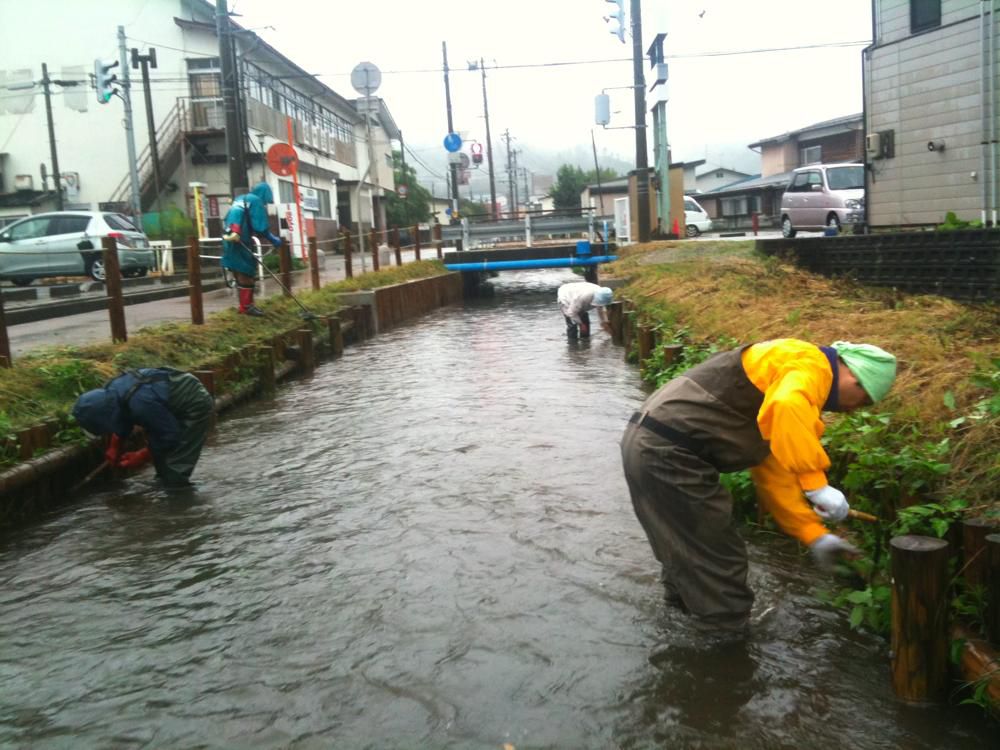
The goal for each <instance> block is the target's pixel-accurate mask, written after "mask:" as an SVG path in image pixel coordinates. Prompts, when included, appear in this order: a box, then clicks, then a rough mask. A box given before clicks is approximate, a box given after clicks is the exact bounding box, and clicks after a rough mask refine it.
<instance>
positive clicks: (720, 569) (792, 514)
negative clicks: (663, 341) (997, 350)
mask: <svg viewBox="0 0 1000 750" xmlns="http://www.w3.org/2000/svg"><path fill="white" fill-rule="evenodd" d="M895 377H896V358H895V357H893V356H892V355H891V354H889V353H888V352H885V351H884V350H882V349H880V348H878V347H877V346H872V345H870V344H852V343H849V342H846V341H837V342H835V343H834V344H833V345H832V346H829V347H825V346H824V347H820V346H816V345H814V344H810V343H808V342H805V341H799V340H796V339H777V340H774V341H765V342H762V343H758V344H753V345H751V346H745V347H741V348H739V349H734V350H732V351H729V352H724V353H722V354H718V355H716V356H714V357H712V358H711V359H709V360H707V361H705V362H703V363H701V364H699V365H697V366H695V367H693V368H691V369H690V370H688V371H687V372H685V373H684V374H682V375H680V376H679V377H677V378H674V379H673V380H671V381H670V382H668V383H666V384H665V385H664V386H662V387H661V388H660V389H659V390H657V391H656V392H655V393H654V394H653V395H651V396H650V397H649V398H648V399H646V401H645V402H644V403H643V405H642V408H641V409H640V410H639V411H637V412H636V413H635V414H633V415H632V418H631V420H630V422H629V425H628V427H627V428H626V430H625V435H624V437H623V439H622V444H621V448H622V461H623V464H624V468H625V478H626V479H627V481H628V486H629V493H630V494H631V496H632V505H633V507H634V508H635V513H636V515H637V516H638V518H639V522H640V523H641V524H642V527H643V529H644V530H645V531H646V536H647V537H648V538H649V542H650V545H651V546H652V548H653V553H654V554H655V555H656V558H657V559H658V560H659V561H660V563H661V565H662V580H663V582H664V585H665V586H666V588H667V597H668V599H669V600H672V601H674V602H675V603H678V604H681V605H682V606H684V607H685V608H686V609H687V610H688V611H689V612H690V613H691V614H693V615H694V616H695V617H696V618H698V621H699V622H700V623H701V624H703V625H704V626H706V627H708V628H711V629H721V630H742V629H743V628H744V627H745V626H746V623H747V621H748V618H749V614H750V607H751V605H752V604H753V592H752V591H751V590H750V588H749V587H748V586H747V583H746V577H747V554H746V546H745V545H744V543H743V540H742V539H741V538H740V536H739V535H738V534H737V533H736V530H735V528H734V525H733V523H732V497H731V496H730V495H729V492H728V491H727V490H726V489H725V488H724V487H723V486H722V484H721V483H720V482H719V474H720V473H728V472H733V471H741V470H743V469H748V468H749V469H750V470H751V476H752V477H753V481H754V484H755V486H756V488H757V498H758V501H759V502H761V503H762V504H763V506H764V508H765V509H766V510H767V511H769V512H770V513H771V515H772V516H774V518H775V520H776V521H777V522H778V525H779V526H780V527H781V528H782V530H783V531H784V532H785V533H787V534H789V535H790V536H793V537H795V538H796V539H798V540H799V541H800V542H802V543H803V544H805V545H807V546H808V547H809V549H810V551H811V552H812V554H813V556H814V558H815V559H816V561H817V562H818V563H819V564H820V565H822V566H824V567H829V566H831V565H833V564H834V563H835V562H836V560H837V558H838V557H840V556H841V555H848V556H852V555H855V554H857V550H856V549H855V548H854V547H853V546H852V545H850V544H849V543H848V542H846V541H844V540H843V539H841V538H840V537H839V536H836V535H835V534H832V533H830V531H829V530H828V529H827V527H826V524H825V522H837V521H841V520H843V519H844V518H846V517H847V513H848V510H849V506H848V503H847V498H846V497H844V494H843V493H842V492H841V491H840V490H837V489H835V488H834V487H831V486H830V485H829V484H828V482H827V479H826V470H827V469H828V468H829V466H830V459H829V458H828V457H827V455H826V452H825V451H824V450H823V446H822V445H821V444H820V437H821V436H822V434H823V429H824V425H823V421H822V420H821V419H820V413H821V412H822V411H824V410H828V411H852V410H854V409H857V408H859V407H862V406H865V405H868V404H871V403H874V402H876V401H879V400H881V399H882V398H884V397H885V395H886V394H887V393H888V392H889V390H890V388H891V387H892V384H893V381H894V380H895Z"/></svg>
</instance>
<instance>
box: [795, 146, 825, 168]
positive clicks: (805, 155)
mask: <svg viewBox="0 0 1000 750" xmlns="http://www.w3.org/2000/svg"><path fill="white" fill-rule="evenodd" d="M821 161H823V147H822V146H806V147H804V148H803V149H801V150H800V151H799V166H801V167H805V166H807V165H809V164H819V163H820V162H821Z"/></svg>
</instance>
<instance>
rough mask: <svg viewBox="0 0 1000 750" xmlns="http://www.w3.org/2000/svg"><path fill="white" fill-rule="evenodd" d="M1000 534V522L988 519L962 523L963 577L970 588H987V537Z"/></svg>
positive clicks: (970, 519) (975, 519)
mask: <svg viewBox="0 0 1000 750" xmlns="http://www.w3.org/2000/svg"><path fill="white" fill-rule="evenodd" d="M998 532H1000V522H997V521H991V520H989V519H987V518H967V519H966V520H964V521H962V577H963V578H964V579H965V582H966V584H968V585H969V586H985V585H986V571H987V568H988V567H989V563H988V561H987V559H986V537H988V536H989V535H990V534H996V533H998Z"/></svg>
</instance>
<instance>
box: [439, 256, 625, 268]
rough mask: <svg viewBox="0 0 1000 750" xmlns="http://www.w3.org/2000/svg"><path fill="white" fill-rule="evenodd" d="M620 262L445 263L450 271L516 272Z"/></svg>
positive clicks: (609, 258) (595, 258)
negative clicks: (526, 269) (523, 269)
mask: <svg viewBox="0 0 1000 750" xmlns="http://www.w3.org/2000/svg"><path fill="white" fill-rule="evenodd" d="M613 260H618V256H617V255H593V256H583V257H575V258H534V259H531V260H482V261H478V262H476V263H445V265H444V267H445V268H447V269H448V270H449V271H516V270H518V269H522V268H569V267H570V266H596V265H597V264H598V263H610V262H611V261H613Z"/></svg>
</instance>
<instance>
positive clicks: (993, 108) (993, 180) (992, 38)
mask: <svg viewBox="0 0 1000 750" xmlns="http://www.w3.org/2000/svg"><path fill="white" fill-rule="evenodd" d="M995 16H996V2H995V0H990V15H989V19H988V21H989V23H988V25H987V27H986V28H987V33H988V35H989V51H990V62H989V65H988V67H987V70H988V71H989V76H988V78H987V84H988V85H989V87H990V99H989V101H990V190H991V194H990V214H991V217H990V218H991V220H992V225H991V226H994V227H995V226H996V225H997V180H998V179H1000V178H998V175H997V105H996V92H997V82H996V23H995V21H994V17H995Z"/></svg>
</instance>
